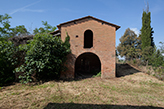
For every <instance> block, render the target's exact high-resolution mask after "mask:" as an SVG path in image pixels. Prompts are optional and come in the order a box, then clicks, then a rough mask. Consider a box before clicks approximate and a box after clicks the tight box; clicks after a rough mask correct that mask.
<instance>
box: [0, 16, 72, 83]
mask: <svg viewBox="0 0 164 109" xmlns="http://www.w3.org/2000/svg"><path fill="white" fill-rule="evenodd" d="M10 18H11V17H10V16H9V15H7V14H5V15H0V24H1V27H0V86H3V85H4V84H6V83H9V82H13V81H15V74H14V73H19V74H18V75H20V74H21V75H20V76H19V79H20V81H21V82H22V83H28V82H30V81H37V80H50V79H55V78H57V77H58V75H59V73H60V71H62V70H65V67H64V65H63V63H64V62H65V60H66V55H67V54H69V53H70V52H71V50H70V44H69V40H70V38H69V36H68V34H67V37H66V39H65V41H64V42H63V41H62V40H61V39H60V37H53V36H52V35H50V34H49V33H50V32H52V31H54V30H55V29H56V27H53V26H51V25H49V24H48V23H47V22H43V21H42V23H43V25H44V27H40V28H39V29H37V28H36V29H35V30H34V34H35V36H34V37H33V40H30V41H28V42H27V44H23V45H19V44H13V43H12V42H11V41H9V40H8V39H9V38H11V37H15V36H19V37H21V36H26V35H29V34H30V33H29V32H28V31H27V29H26V28H25V26H24V25H20V26H16V27H15V28H11V27H10V24H9V23H10V22H9V19H10ZM15 45H16V46H15ZM18 45H19V46H18ZM13 72H14V73H13ZM16 75H17V74H16Z"/></svg>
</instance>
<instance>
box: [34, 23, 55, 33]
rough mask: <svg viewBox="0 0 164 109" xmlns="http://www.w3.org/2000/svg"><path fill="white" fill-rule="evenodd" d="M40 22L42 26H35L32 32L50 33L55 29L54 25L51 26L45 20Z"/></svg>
mask: <svg viewBox="0 0 164 109" xmlns="http://www.w3.org/2000/svg"><path fill="white" fill-rule="evenodd" d="M42 24H43V25H44V27H40V28H35V30H34V31H33V33H34V34H37V33H50V32H53V31H55V29H56V27H55V26H54V27H53V26H51V25H49V24H48V23H47V21H45V22H44V21H42Z"/></svg>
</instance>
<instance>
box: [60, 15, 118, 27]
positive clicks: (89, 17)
mask: <svg viewBox="0 0 164 109" xmlns="http://www.w3.org/2000/svg"><path fill="white" fill-rule="evenodd" d="M83 19H94V20H97V21H99V22H102V23H105V24H108V25H111V26H114V27H115V28H116V30H118V29H119V28H120V26H118V25H115V24H112V23H109V22H106V21H104V20H101V19H98V18H95V17H92V16H86V17H82V18H79V19H75V20H71V21H68V22H64V23H61V24H59V25H57V27H58V28H59V29H60V27H61V26H62V25H65V24H69V23H72V22H76V21H80V20H83Z"/></svg>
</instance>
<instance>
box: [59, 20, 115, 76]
mask: <svg viewBox="0 0 164 109" xmlns="http://www.w3.org/2000/svg"><path fill="white" fill-rule="evenodd" d="M88 29H89V30H91V31H92V32H93V47H92V48H85V49H84V48H83V47H84V32H85V31H86V30H88ZM115 31H116V28H115V27H113V26H110V25H108V24H105V23H102V22H99V21H97V20H94V19H89V20H88V19H83V20H80V21H76V23H74V22H72V23H68V24H64V25H61V38H62V40H63V41H64V40H65V37H66V32H68V34H69V36H70V44H71V50H72V54H70V55H68V60H67V62H66V66H67V68H68V70H67V71H66V72H62V73H61V78H74V72H75V61H76V58H77V57H78V56H79V55H80V54H83V53H85V52H91V53H94V54H96V55H97V56H98V57H99V59H100V61H101V73H102V74H101V77H102V78H113V77H115ZM76 35H78V37H76Z"/></svg>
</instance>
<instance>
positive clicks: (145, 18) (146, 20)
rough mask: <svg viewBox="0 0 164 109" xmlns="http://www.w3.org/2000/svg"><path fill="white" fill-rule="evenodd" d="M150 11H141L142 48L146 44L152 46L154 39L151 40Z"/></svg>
mask: <svg viewBox="0 0 164 109" xmlns="http://www.w3.org/2000/svg"><path fill="white" fill-rule="evenodd" d="M150 14H151V13H150V12H148V11H147V12H146V11H143V14H142V28H141V42H142V44H141V47H142V50H144V49H145V48H146V47H148V46H152V47H154V41H153V37H152V35H153V33H154V31H153V28H151V25H150V24H151V18H150Z"/></svg>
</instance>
